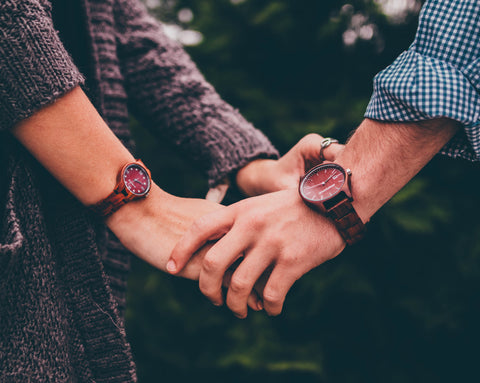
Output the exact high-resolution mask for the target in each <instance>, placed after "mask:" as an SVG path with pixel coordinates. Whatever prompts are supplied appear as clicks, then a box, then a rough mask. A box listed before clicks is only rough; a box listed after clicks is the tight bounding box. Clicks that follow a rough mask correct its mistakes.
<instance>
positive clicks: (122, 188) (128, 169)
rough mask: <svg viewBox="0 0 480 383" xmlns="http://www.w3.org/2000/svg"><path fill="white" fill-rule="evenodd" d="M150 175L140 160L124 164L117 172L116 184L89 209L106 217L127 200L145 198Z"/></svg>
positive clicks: (150, 178)
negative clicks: (105, 196)
mask: <svg viewBox="0 0 480 383" xmlns="http://www.w3.org/2000/svg"><path fill="white" fill-rule="evenodd" d="M151 185H152V177H151V173H150V170H148V169H147V167H146V166H145V165H144V164H143V162H142V161H141V160H136V161H135V162H129V163H127V164H125V165H124V166H123V167H122V168H121V169H120V172H119V173H118V180H117V185H116V186H115V189H114V190H113V192H112V193H111V194H110V195H109V196H108V197H107V198H105V199H103V200H101V201H100V202H98V203H96V204H95V205H91V206H90V209H91V210H93V211H94V212H95V213H96V214H98V215H99V216H101V217H108V216H109V215H110V214H112V213H113V212H115V211H117V210H118V209H120V207H122V206H123V205H125V204H126V203H127V202H130V201H133V200H135V199H139V198H145V197H146V196H147V195H148V192H149V191H150V187H151Z"/></svg>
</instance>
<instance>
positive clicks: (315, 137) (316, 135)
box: [302, 133, 323, 143]
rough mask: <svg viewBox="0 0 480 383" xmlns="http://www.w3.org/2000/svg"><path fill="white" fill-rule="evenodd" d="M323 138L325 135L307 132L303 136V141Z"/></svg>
mask: <svg viewBox="0 0 480 383" xmlns="http://www.w3.org/2000/svg"><path fill="white" fill-rule="evenodd" d="M321 139H323V137H322V136H321V135H319V134H317V133H309V134H307V135H306V136H305V137H303V138H302V141H303V142H306V143H308V142H311V141H315V140H321Z"/></svg>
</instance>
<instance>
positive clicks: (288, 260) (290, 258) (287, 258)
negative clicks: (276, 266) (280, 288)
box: [279, 254, 300, 267]
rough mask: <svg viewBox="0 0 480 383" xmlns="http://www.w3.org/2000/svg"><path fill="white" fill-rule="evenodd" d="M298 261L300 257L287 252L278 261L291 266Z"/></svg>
mask: <svg viewBox="0 0 480 383" xmlns="http://www.w3.org/2000/svg"><path fill="white" fill-rule="evenodd" d="M299 262H300V257H299V256H298V255H297V254H288V255H284V256H283V257H282V258H281V259H280V260H279V263H281V264H283V265H285V266H288V267H292V266H295V265H297V264H298V263H299Z"/></svg>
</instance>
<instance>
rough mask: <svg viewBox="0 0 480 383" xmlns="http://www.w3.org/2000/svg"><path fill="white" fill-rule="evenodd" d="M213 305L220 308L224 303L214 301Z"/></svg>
mask: <svg viewBox="0 0 480 383" xmlns="http://www.w3.org/2000/svg"><path fill="white" fill-rule="evenodd" d="M212 304H213V305H214V306H217V307H220V306H221V305H222V302H213V301H212Z"/></svg>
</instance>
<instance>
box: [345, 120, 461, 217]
mask: <svg viewBox="0 0 480 383" xmlns="http://www.w3.org/2000/svg"><path fill="white" fill-rule="evenodd" d="M458 126H459V124H458V123H457V122H455V121H453V120H449V119H435V120H430V121H426V122H418V123H385V122H380V121H375V120H369V119H366V120H364V121H363V123H362V124H361V125H360V126H359V127H358V129H357V130H356V131H355V133H354V134H353V136H352V137H351V138H350V140H349V141H348V143H347V144H346V146H345V149H344V150H343V151H342V153H341V154H339V156H338V157H337V160H336V162H338V163H339V164H341V165H342V166H344V167H345V168H350V169H351V170H352V179H351V183H352V184H351V187H352V196H353V198H354V203H353V204H354V207H355V209H356V211H357V213H358V214H359V216H360V218H361V219H362V221H364V222H367V221H369V220H370V217H371V216H372V215H373V214H374V213H375V212H376V211H377V210H378V209H380V207H382V206H383V205H384V204H385V203H386V202H387V201H388V200H390V199H391V198H392V197H393V196H394V195H395V194H396V193H397V192H398V191H399V190H400V189H401V188H402V187H403V186H405V185H406V184H407V183H408V182H409V181H410V180H411V179H412V178H413V177H414V176H415V175H416V174H417V173H418V172H419V171H420V170H421V169H422V168H423V167H424V166H425V165H426V164H427V163H428V162H429V161H430V160H431V159H432V158H433V156H434V155H435V154H437V153H438V152H439V151H440V149H441V148H442V147H443V146H444V145H445V144H446V143H447V142H448V141H449V140H450V139H451V138H452V137H453V135H454V134H455V132H456V131H457V129H458Z"/></svg>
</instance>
